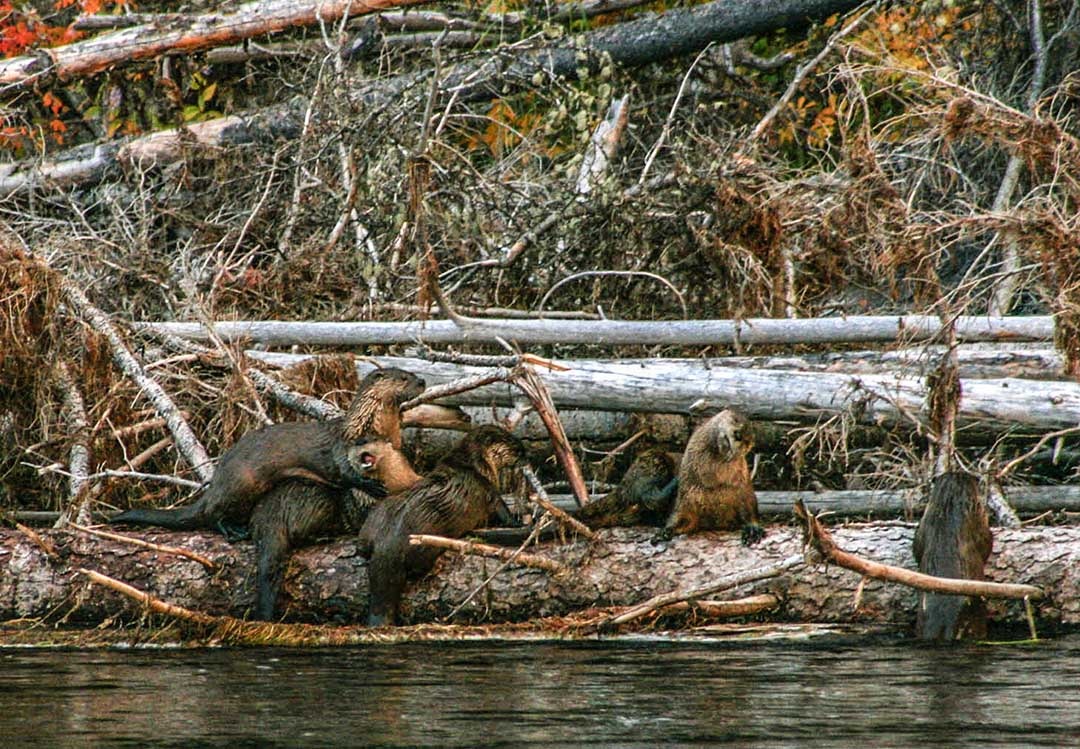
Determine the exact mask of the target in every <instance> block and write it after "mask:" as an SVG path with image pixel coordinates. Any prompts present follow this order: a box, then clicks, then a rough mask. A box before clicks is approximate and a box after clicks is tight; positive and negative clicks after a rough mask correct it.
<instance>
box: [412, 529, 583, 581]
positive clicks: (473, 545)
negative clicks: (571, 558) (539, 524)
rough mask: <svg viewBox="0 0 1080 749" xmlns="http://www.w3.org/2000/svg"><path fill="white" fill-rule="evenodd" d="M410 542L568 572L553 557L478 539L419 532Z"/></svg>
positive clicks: (558, 571)
mask: <svg viewBox="0 0 1080 749" xmlns="http://www.w3.org/2000/svg"><path fill="white" fill-rule="evenodd" d="M409 543H410V544H412V545H414V546H430V547H432V548H436V549H449V550H451V551H456V552H457V553H459V554H474V555H476V556H481V557H491V558H493V559H502V560H503V561H506V562H510V563H512V564H519V565H521V566H523V567H534V568H535V569H538V570H544V571H545V572H550V573H552V574H560V573H563V572H566V567H564V566H563V565H561V564H559V563H558V562H556V561H554V560H552V559H548V558H546V557H542V556H539V555H537V554H526V553H524V552H520V551H517V550H511V549H506V548H503V547H501V546H492V545H490V544H482V543H477V542H476V541H462V540H460V539H456V538H444V537H442V536H429V535H426V534H417V535H413V536H409Z"/></svg>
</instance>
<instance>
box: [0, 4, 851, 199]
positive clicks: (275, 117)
mask: <svg viewBox="0 0 1080 749" xmlns="http://www.w3.org/2000/svg"><path fill="white" fill-rule="evenodd" d="M338 4H340V3H337V2H335V3H329V2H328V3H326V5H338ZM857 5H859V1H858V0H739V1H738V2H732V1H731V0H718V1H717V2H712V3H708V4H706V5H701V6H697V7H693V8H679V9H674V10H668V11H666V12H665V13H663V14H662V15H659V16H657V15H652V14H650V15H647V16H645V17H642V18H640V19H638V20H634V21H629V22H627V23H621V24H616V25H611V26H605V27H602V28H600V29H597V30H595V31H592V32H589V33H587V34H583V35H581V36H578V37H574V38H572V39H570V40H568V41H567V42H564V43H561V44H559V45H552V46H548V47H538V48H534V49H531V50H520V49H515V50H512V51H509V52H506V53H501V54H500V53H489V54H485V55H483V56H481V57H480V59H479V60H478V61H470V62H467V63H463V64H460V65H457V66H454V67H452V68H451V69H449V70H446V71H443V72H442V77H441V79H440V90H441V91H442V92H443V93H444V95H445V96H453V97H454V99H455V100H456V101H458V102H465V101H476V100H483V99H487V98H491V97H500V96H506V95H507V94H509V93H512V92H514V91H518V90H521V89H524V88H527V87H534V86H536V85H537V84H536V83H535V81H536V80H542V81H543V80H554V79H557V78H567V79H576V78H578V77H581V76H590V75H595V74H598V73H600V72H601V71H602V70H603V68H604V67H605V66H608V65H610V64H611V63H614V64H616V65H622V66H625V67H635V66H640V65H644V64H648V63H652V62H657V61H660V60H667V59H670V58H672V57H677V56H679V55H686V54H693V53H697V52H699V51H701V50H702V49H704V48H705V47H706V46H708V45H709V44H711V43H714V42H728V41H734V40H735V39H740V38H742V37H746V36H754V35H756V34H762V33H767V32H770V31H773V30H775V29H778V28H789V29H792V28H798V27H801V26H804V25H806V23H808V22H811V21H814V20H821V19H824V18H827V17H828V16H830V15H832V14H834V13H842V12H844V11H846V10H850V9H851V8H854V7H855V6H857ZM373 9H374V8H373ZM125 31H127V32H130V31H131V30H130V29H127V30H125ZM117 33H123V32H117ZM225 43H227V42H225ZM8 68H9V71H10V72H9V73H8V74H7V75H8V79H9V80H12V81H21V80H25V79H26V76H27V75H35V76H36V75H39V74H40V72H41V69H42V68H41V63H40V62H37V61H36V59H29V60H27V61H26V62H25V64H18V63H11V62H9V63H8ZM0 70H2V69H0ZM430 74H431V71H425V72H423V73H421V74H405V75H399V76H394V77H392V78H386V79H380V80H377V81H374V82H372V83H369V84H367V85H366V86H365V87H364V88H362V89H361V90H359V91H355V92H352V98H354V99H355V100H357V101H358V102H362V103H363V106H364V107H365V108H367V109H369V110H371V111H374V110H377V109H380V108H385V107H387V106H389V105H390V104H391V103H392V102H393V101H394V100H395V99H398V98H400V97H401V96H402V95H403V94H404V93H405V92H406V91H409V90H413V89H416V88H417V87H420V90H424V89H425V88H426V87H425V86H424V82H425V80H426V78H427V77H429V76H430ZM306 111H307V102H305V101H303V100H301V99H299V98H298V99H297V100H294V101H292V102H286V103H284V104H281V105H278V106H272V107H267V108H265V109H263V110H262V111H260V112H257V113H251V114H248V115H231V116H228V117H222V118H220V119H218V120H213V121H211V122H206V123H194V124H192V125H190V126H188V127H186V128H184V129H183V130H163V131H160V132H157V133H154V134H153V135H151V136H149V137H140V138H133V139H131V140H129V141H127V142H126V143H124V144H123V145H122V146H118V145H107V146H97V147H89V148H88V149H82V150H75V151H71V152H68V153H65V154H60V155H58V156H56V157H55V158H53V159H52V160H50V161H48V162H45V163H41V164H39V163H37V162H35V163H22V164H14V165H11V167H9V168H7V169H5V168H3V167H0V197H2V196H5V195H9V194H13V193H28V192H31V191H33V190H35V189H40V188H42V187H52V186H57V187H63V186H69V185H73V184H79V183H88V182H93V181H96V180H100V179H102V178H103V177H104V176H105V175H106V174H107V173H108V172H109V170H111V169H114V168H116V167H117V166H119V163H121V162H129V163H131V162H137V163H142V164H146V165H149V164H163V163H168V162H171V161H175V160H177V159H180V158H182V156H183V154H185V153H190V152H191V148H192V146H200V147H201V149H200V150H203V151H205V152H206V153H208V155H212V152H213V149H212V148H208V147H222V146H227V145H240V144H247V143H256V142H260V141H266V140H270V139H272V138H274V137H286V138H296V137H298V136H299V134H300V133H301V131H302V129H303V120H304V114H305V112H306Z"/></svg>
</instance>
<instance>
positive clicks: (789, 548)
mask: <svg viewBox="0 0 1080 749" xmlns="http://www.w3.org/2000/svg"><path fill="white" fill-rule="evenodd" d="M913 533H914V530H913V529H912V528H910V527H902V526H896V525H884V526H881V525H878V526H858V527H847V528H837V529H835V530H834V534H833V535H834V537H835V539H836V541H837V542H838V543H839V544H840V545H841V546H842V547H843V548H844V549H845V550H847V551H850V552H852V553H856V554H859V555H861V556H864V557H867V558H869V559H874V560H877V561H880V562H884V563H888V564H894V565H899V566H903V567H906V568H909V569H914V565H915V563H914V560H913V558H912V554H911V540H912V535H913ZM42 535H43V536H45V537H47V538H48V539H49V540H51V541H52V542H53V543H54V544H55V545H56V546H57V547H58V548H59V549H60V551H61V553H62V555H63V557H62V558H61V559H58V560H48V559H47V558H46V556H45V555H44V553H43V552H42V550H41V549H40V548H39V547H38V546H37V545H36V544H35V543H34V542H32V541H31V540H30V539H28V538H27V537H26V536H24V535H23V534H21V533H18V532H17V531H10V530H0V619H14V618H19V617H40V616H46V615H48V614H53V615H55V612H62V613H63V614H65V615H70V619H69V621H71V622H97V621H101V620H103V619H105V618H107V617H111V616H115V615H117V614H124V613H125V612H126V613H127V615H129V616H135V615H136V614H137V612H135V611H133V609H132V608H131V604H130V602H129V601H127V600H126V599H121V598H120V597H119V596H116V595H114V594H112V593H110V592H108V591H102V590H100V589H97V588H87V584H86V582H85V580H84V579H82V578H81V577H80V576H79V575H77V574H76V573H75V571H74V570H76V569H78V568H79V567H86V568H89V569H94V570H97V571H99V572H102V573H103V574H106V575H109V576H111V577H115V578H117V579H120V580H123V581H125V582H127V583H130V584H132V585H135V586H136V587H138V588H140V589H142V590H144V591H146V592H147V593H150V594H151V595H154V596H156V597H158V598H162V599H165V600H167V601H169V602H171V603H175V604H178V605H181V606H185V607H188V608H192V609H196V610H199V611H203V612H206V613H210V614H234V615H243V614H244V612H245V611H246V610H248V609H250V607H251V605H252V603H253V601H254V580H253V577H254V575H253V571H254V550H253V547H252V545H251V544H250V543H248V542H243V543H239V544H235V545H230V544H228V543H227V542H226V541H225V540H224V539H223V538H222V537H221V536H217V535H214V534H187V533H165V532H154V533H146V534H141V537H143V538H146V539H147V540H150V541H154V542H156V543H161V544H166V545H171V546H184V547H187V548H188V549H191V550H192V551H195V552H197V553H199V554H201V555H202V556H206V557H209V558H210V559H211V560H212V561H214V562H215V563H217V564H218V566H219V568H220V571H219V572H218V573H217V574H216V575H215V574H210V573H209V572H207V570H206V569H204V567H203V566H202V565H201V564H199V563H197V562H195V561H192V560H189V559H185V558H183V557H175V556H171V555H163V554H161V553H159V552H155V551H150V550H146V549H141V548H137V547H132V546H127V545H125V544H121V543H119V542H116V541H112V540H109V539H102V538H94V537H89V536H82V535H79V536H76V535H73V534H70V533H64V532H58V531H43V532H42ZM652 535H653V530H652V529H626V528H623V529H612V530H604V531H601V532H600V533H599V534H598V540H597V541H596V542H594V543H588V542H586V541H582V540H578V541H575V542H573V543H570V544H568V545H566V546H553V545H549V544H545V545H541V546H539V547H537V548H534V549H530V552H531V553H537V554H541V555H543V556H546V557H549V558H552V559H555V560H557V561H559V562H560V563H562V564H564V565H565V566H567V567H570V568H571V569H572V570H573V572H572V574H571V575H569V576H566V577H561V578H560V579H558V580H555V581H553V579H552V578H551V576H549V575H548V574H547V573H545V572H542V571H539V570H535V569H520V568H509V569H506V570H505V571H503V572H501V573H499V574H498V575H497V576H496V577H495V579H494V580H493V582H492V584H491V586H490V588H489V590H488V592H487V593H486V594H485V595H484V596H482V597H481V598H482V600H480V601H476V602H474V603H471V604H470V605H468V606H467V607H465V609H464V610H463V614H462V616H463V617H465V618H466V619H470V620H480V619H482V618H484V617H487V618H488V619H490V620H492V621H507V620H520V619H523V618H529V617H535V616H541V615H558V614H566V613H570V612H572V611H575V610H579V609H582V608H585V607H589V606H597V605H620V606H623V605H633V604H637V603H640V602H642V601H644V600H646V599H648V598H651V597H652V596H655V595H658V594H661V593H667V592H670V591H672V590H675V589H692V588H699V587H703V586H705V585H708V584H709V582H711V581H713V580H716V579H718V578H720V577H722V576H724V575H727V574H730V573H732V572H737V571H739V570H743V569H751V568H755V567H762V566H765V565H768V564H771V563H775V562H777V561H780V560H782V559H785V558H787V557H789V556H790V555H791V554H795V553H798V552H799V547H800V543H801V542H800V538H799V536H800V534H799V532H798V531H797V530H795V529H793V528H786V527H780V526H770V527H769V528H768V532H767V535H766V537H765V539H764V541H762V542H761V543H760V544H758V545H757V546H754V547H752V548H747V547H745V546H743V545H741V543H740V542H739V538H738V534H737V533H712V532H710V533H700V534H695V535H693V536H680V537H676V538H675V539H674V540H673V541H671V542H670V543H668V544H665V545H662V546H653V545H652V544H651V543H650V541H649V539H650V537H651V536H652ZM994 535H995V539H994V554H993V555H992V556H991V558H990V561H989V562H988V564H987V576H988V578H989V579H991V580H994V581H998V582H1011V583H1026V584H1031V585H1036V586H1039V587H1041V588H1042V589H1044V590H1045V591H1046V592H1047V593H1048V597H1047V598H1046V599H1045V600H1043V601H1038V602H1036V604H1035V607H1036V613H1037V616H1038V617H1039V619H1040V620H1041V621H1042V622H1044V623H1059V622H1060V623H1065V624H1073V625H1075V624H1077V623H1080V589H1078V586H1080V576H1077V575H1076V574H1075V571H1076V570H1077V569H1080V528H1076V527H1027V528H1017V529H1008V530H996V531H995V534H994ZM498 564H500V563H499V562H498V561H497V560H490V559H483V558H479V557H460V556H456V555H450V554H448V555H444V557H443V558H442V560H440V563H439V564H438V566H437V567H436V570H435V574H434V575H433V576H429V577H428V578H426V579H424V580H422V581H420V582H419V583H417V584H415V585H412V586H410V588H409V590H408V592H407V594H406V597H405V608H406V610H407V612H408V618H409V620H410V621H414V622H419V621H432V620H434V619H436V618H437V617H439V616H443V615H445V614H446V613H447V612H449V611H450V610H451V609H452V608H453V607H454V606H455V605H457V604H458V603H459V602H460V601H461V600H463V599H464V598H465V597H466V596H467V595H468V594H469V593H470V592H471V591H472V590H473V588H474V587H475V586H476V585H477V584H478V583H479V582H480V581H481V580H483V579H484V578H485V576H486V575H487V573H489V572H490V571H492V570H494V569H495V566H497V565H498ZM858 584H859V576H858V575H855V574H853V573H851V572H848V571H847V570H843V569H839V568H835V567H830V568H805V569H801V570H798V571H796V572H795V573H794V574H792V575H788V576H785V577H783V578H780V579H779V580H776V581H772V582H771V583H765V584H762V585H761V586H756V587H753V588H751V589H740V590H737V591H732V593H731V595H732V596H733V597H737V596H742V595H747V594H749V593H752V592H755V593H762V592H776V593H778V594H779V595H780V597H781V600H782V604H781V606H780V608H779V609H777V611H776V612H774V613H773V614H770V616H772V617H774V618H775V619H777V620H782V621H817V622H851V621H861V622H875V623H883V624H893V625H909V624H910V623H911V622H913V620H914V614H915V605H916V595H915V593H914V592H913V591H911V590H908V589H905V588H903V587H902V586H898V585H891V584H886V583H880V582H876V581H870V582H868V583H867V584H866V586H865V588H864V590H863V592H862V598H861V605H860V607H859V609H858V610H856V611H853V610H852V604H853V602H854V600H855V596H854V594H855V590H856V588H857V586H858ZM285 594H286V598H287V602H288V603H289V604H290V608H291V611H292V614H293V615H294V616H295V617H296V618H302V619H307V620H316V621H326V620H329V619H334V618H338V619H344V620H346V621H357V622H359V621H363V620H364V618H365V616H366V608H367V575H366V569H365V563H364V562H363V560H362V559H361V558H360V557H359V556H358V555H357V553H356V545H355V542H354V541H353V540H351V539H345V540H339V541H334V542H332V543H328V544H324V545H320V546H313V547H309V548H307V549H304V550H302V551H300V552H299V553H297V554H296V555H295V557H294V558H293V560H292V561H291V562H290V565H289V569H288V572H287V575H286V586H285ZM990 607H991V616H992V618H993V619H994V620H997V621H1007V622H1013V623H1019V622H1022V621H1023V608H1022V604H1019V603H1016V602H1005V601H994V602H991V603H990Z"/></svg>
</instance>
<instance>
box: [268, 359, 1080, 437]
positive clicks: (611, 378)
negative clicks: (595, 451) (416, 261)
mask: <svg viewBox="0 0 1080 749" xmlns="http://www.w3.org/2000/svg"><path fill="white" fill-rule="evenodd" d="M249 355H250V356H252V357H254V358H259V359H262V360H264V361H267V362H271V363H274V364H279V365H282V366H288V365H291V364H295V363H297V362H299V361H301V360H303V358H304V357H303V356H301V355H294V354H275V353H267V352H259V351H252V352H249ZM375 362H378V363H379V364H380V365H382V366H398V367H402V368H404V369H407V370H409V371H411V372H415V373H416V374H418V375H420V376H422V377H423V378H424V379H425V380H426V381H427V383H428V385H429V386H431V385H437V384H440V383H443V382H449V381H451V380H454V379H460V378H464V377H470V376H475V375H479V374H481V373H482V371H483V370H482V369H481V368H478V367H467V366H463V365H458V364H449V363H444V362H429V361H426V360H423V359H408V358H402V357H387V358H385V359H383V358H380V357H372V358H371V360H370V361H358V362H357V369H358V372H359V373H360V375H361V376H363V375H364V374H366V373H367V372H369V371H371V370H372V369H374V367H375ZM391 362H392V363H391ZM573 367H574V368H573V369H570V370H568V371H565V372H543V373H541V377H542V379H543V380H544V383H545V384H546V385H547V387H548V389H549V391H550V392H551V397H552V399H553V400H554V402H555V406H556V407H557V408H559V409H560V410H561V409H563V408H585V409H596V410H608V411H636V412H645V413H649V412H651V413H686V412H687V411H688V410H689V408H690V406H691V405H693V404H694V403H696V402H698V401H699V400H701V399H706V400H707V401H708V402H710V403H712V404H714V405H716V406H719V407H732V408H738V409H740V410H741V411H743V412H744V413H745V414H746V415H747V416H748V417H749V418H751V419H757V420H765V421H783V420H794V421H800V422H810V423H813V422H815V421H817V420H818V419H819V418H820V417H822V416H831V415H834V414H837V413H843V412H848V411H850V413H851V415H852V416H853V417H854V418H855V420H856V421H857V422H858V423H864V424H907V425H908V426H914V425H915V424H916V423H918V424H921V425H923V426H925V424H926V383H925V381H924V380H923V378H921V377H917V376H911V375H903V374H897V375H895V376H893V375H873V374H866V375H845V374H835V373H829V372H788V371H777V370H764V369H728V368H724V367H711V366H709V364H708V362H706V361H699V360H684V362H683V363H681V364H680V365H679V366H677V367H673V366H671V365H670V364H666V363H663V364H655V363H654V362H653V360H649V359H640V360H620V361H608V362H603V363H597V362H594V361H576V362H574V364H573ZM961 387H962V390H963V398H962V400H961V403H960V414H959V424H960V426H961V427H962V428H965V427H967V428H978V429H982V430H985V431H1008V430H1015V429H1028V430H1044V431H1053V430H1057V429H1066V428H1072V427H1075V426H1076V425H1077V424H1078V423H1080V383H1076V382H1044V381H1038V380H1021V379H1017V378H1011V377H1002V378H994V379H986V380H962V381H961ZM518 398H519V396H518V394H517V393H515V392H514V391H513V389H512V388H511V387H510V386H509V385H488V386H485V387H482V388H478V389H476V390H472V391H469V392H467V393H461V394H459V395H455V396H453V397H451V398H447V399H446V401H445V405H455V406H490V405H497V406H513V405H515V403H516V402H517V399H518Z"/></svg>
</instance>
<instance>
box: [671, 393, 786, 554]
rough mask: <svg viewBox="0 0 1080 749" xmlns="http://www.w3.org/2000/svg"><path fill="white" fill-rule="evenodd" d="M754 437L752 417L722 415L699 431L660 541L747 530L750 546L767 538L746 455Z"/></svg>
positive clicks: (690, 445) (687, 453)
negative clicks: (678, 536)
mask: <svg viewBox="0 0 1080 749" xmlns="http://www.w3.org/2000/svg"><path fill="white" fill-rule="evenodd" d="M753 446H754V436H753V434H752V433H751V430H750V425H749V424H748V423H747V421H746V417H744V416H743V415H742V414H739V413H736V412H735V411H730V410H728V411H721V412H720V413H718V414H716V415H715V416H713V417H712V418H710V419H709V420H708V421H706V422H705V423H703V424H702V425H701V426H699V427H698V428H697V429H696V430H695V431H694V433H693V434H692V435H690V440H689V441H688V442H687V443H686V450H685V452H683V456H682V461H681V462H680V463H679V491H678V496H677V497H676V498H675V506H674V507H673V508H672V510H671V515H670V516H668V519H667V523H665V525H664V529H663V530H662V531H661V532H660V533H659V534H658V535H657V540H660V541H665V540H670V539H671V537H672V536H675V535H678V534H683V533H694V532H695V531H706V530H735V529H736V528H741V529H742V540H743V543H744V544H746V545H747V546H749V545H751V544H755V543H757V542H758V541H760V540H761V539H762V538H763V537H764V536H765V531H764V530H763V529H762V527H761V524H760V522H759V521H758V505H757V495H756V494H755V493H754V487H753V485H752V484H751V482H750V468H749V466H747V464H746V454H747V453H748V452H750V450H751V448H753Z"/></svg>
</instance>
